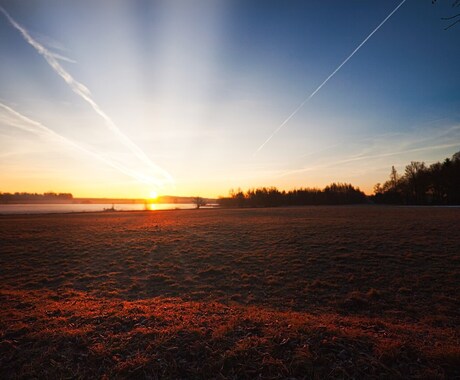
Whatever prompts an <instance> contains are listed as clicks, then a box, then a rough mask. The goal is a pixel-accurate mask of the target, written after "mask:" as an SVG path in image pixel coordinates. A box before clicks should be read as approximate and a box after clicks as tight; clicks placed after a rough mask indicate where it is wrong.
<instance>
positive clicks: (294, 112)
mask: <svg viewBox="0 0 460 380" xmlns="http://www.w3.org/2000/svg"><path fill="white" fill-rule="evenodd" d="M406 1H407V0H403V1H401V2H400V3H399V5H398V6H397V7H396V8H395V9H393V11H391V13H390V14H389V15H388V16H387V17H385V18H384V19H383V21H382V22H381V23H380V24H379V25H377V27H376V28H375V29H374V30H373V31H372V32H371V33H370V34H369V35H368V36H367V37H366V38H365V39H364V40H363V41H362V42H361V43H360V44H359V45H358V46H357V47H356V49H355V50H353V51H352V52H351V54H350V55H349V56H348V57H347V58H346V59H345V60H344V61H343V62H342V63H341V64H340V65H339V66H338V67H337V68H336V69H335V70H334V71H333V72H332V73H331V74H330V75H329V76H328V77H327V78H326V79H325V80H324V81H323V82H322V83H321V84H320V85H319V86H318V87H317V88H316V89H315V91H313V92H312V93H311V94H310V95H309V96H308V97H307V98H306V99H305V100H304V101H303V102H302V103H300V104H299V105H298V106H297V108H296V109H295V110H294V111H292V113H291V114H290V115H289V116H288V117H287V118H286V119H285V120H284V121H283V122H282V123H281V124H280V125H279V126H278V128H276V129H275V130H274V131H273V133H272V134H271V135H270V136H268V138H267V139H266V140H265V141H264V142H263V144H262V145H261V146H259V147H258V148H257V150H256V151H255V152H254V155H256V154H257V153H258V152H259V151H260V150H261V149H262V148H263V147H264V146H265V145H266V144H267V143H268V142H269V141H270V140H271V139H272V138H273V137H274V136H275V135H276V134H277V133H278V132H279V131H280V130H281V128H283V127H284V126H285V125H286V124H287V123H288V122H289V120H291V119H292V118H293V117H294V116H295V115H296V114H297V112H299V111H300V110H301V109H302V107H303V106H304V105H305V104H306V103H308V102H309V101H310V99H311V98H313V97H314V96H315V95H316V93H317V92H318V91H319V90H321V88H322V87H323V86H324V85H325V84H326V83H327V82H328V81H329V79H331V78H332V77H333V76H334V75H335V74H336V73H337V72H338V71H339V70H340V69H341V68H342V66H343V65H345V64H346V63H347V62H348V61H349V60H350V58H351V57H353V56H354V55H355V54H356V53H357V51H358V50H359V49H361V47H362V46H363V45H364V44H365V43H366V42H367V41H368V40H369V38H371V37H372V36H373V35H374V33H375V32H377V31H378V30H379V29H380V28H381V27H382V26H383V24H385V23H386V22H387V21H388V19H389V18H390V17H391V16H393V14H394V13H395V12H396V11H397V10H398V9H399V8H400V7H401V6H402V5H403V4H404V3H405V2H406Z"/></svg>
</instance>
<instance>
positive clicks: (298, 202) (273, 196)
mask: <svg viewBox="0 0 460 380" xmlns="http://www.w3.org/2000/svg"><path fill="white" fill-rule="evenodd" d="M365 202H366V195H365V194H364V193H363V192H362V191H361V190H359V189H358V188H355V187H353V186H352V185H350V184H346V183H343V184H342V183H333V184H331V185H329V186H327V187H325V188H324V189H323V190H320V189H317V188H301V189H295V190H290V191H287V192H286V191H279V190H278V189H277V188H276V187H269V188H267V187H262V188H259V189H251V190H248V191H247V192H246V193H244V192H243V191H241V190H238V191H236V192H234V191H231V193H230V197H226V198H219V199H218V203H219V205H221V206H222V207H276V206H302V205H337V204H358V203H365Z"/></svg>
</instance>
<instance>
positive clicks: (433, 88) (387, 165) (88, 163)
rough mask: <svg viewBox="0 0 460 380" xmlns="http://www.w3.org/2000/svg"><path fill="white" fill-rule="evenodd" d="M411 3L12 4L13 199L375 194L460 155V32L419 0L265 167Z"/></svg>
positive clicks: (2, 168) (5, 139)
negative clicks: (413, 165)
mask: <svg viewBox="0 0 460 380" xmlns="http://www.w3.org/2000/svg"><path fill="white" fill-rule="evenodd" d="M400 2H401V0H398V1H393V0H391V1H390V0H385V1H383V0H382V1H368V0H350V1H342V0H336V1H332V0H331V1H319V0H315V1H313V0H312V1H294V0H291V1H288V2H286V1H281V0H280V1H269V0H264V1H223V0H222V1H219V0H216V1H211V0H208V1H185V0H184V1H175V0H173V1H170V0H164V1H132V0H130V1H128V0H126V1H102V0H100V1H57V0H56V1H40V0H36V1H31V0H10V1H7V0H1V1H0V5H1V6H2V7H3V8H4V10H5V11H6V12H7V13H8V14H9V15H10V17H11V19H10V20H8V18H7V16H6V15H5V14H4V13H0V173H1V182H0V191H2V192H14V191H30V192H44V191H50V190H52V191H57V192H72V193H73V194H74V196H88V197H91V196H101V197H102V196H112V197H133V198H138V197H139V198H144V197H147V196H149V194H150V193H151V192H152V191H157V192H158V193H160V194H172V195H201V196H218V195H227V194H228V190H229V189H231V188H238V187H241V188H243V189H247V188H249V187H258V186H277V187H278V188H281V189H291V188H295V187H312V186H319V187H323V186H325V185H327V184H329V183H330V182H333V181H339V182H350V183H352V184H354V185H356V186H359V187H360V188H361V189H362V190H364V191H366V192H368V193H371V192H372V188H373V186H374V184H375V183H377V182H384V181H385V180H386V179H387V177H388V175H389V172H390V169H391V166H392V165H394V166H395V167H396V168H397V169H398V170H399V171H403V170H404V166H405V165H406V164H407V163H409V162H410V161H425V162H426V163H427V164H430V163H432V162H435V161H439V160H443V159H444V158H446V157H450V156H451V155H452V154H453V153H455V152H456V151H458V150H460V75H459V73H458V62H459V61H460V43H459V41H460V26H458V25H457V27H453V28H451V29H449V30H447V31H446V30H443V29H444V27H445V26H446V22H445V21H442V20H440V18H441V17H443V16H448V15H451V14H452V10H451V8H450V5H449V3H450V2H448V1H444V2H443V1H440V2H439V4H438V5H436V6H433V5H432V4H431V0H423V1H422V0H407V1H406V2H405V3H404V4H403V5H402V6H401V8H400V9H398V10H397V11H396V12H395V13H394V15H393V16H392V17H390V18H389V19H388V21H387V22H386V23H385V24H384V25H383V26H382V27H381V28H380V29H379V30H378V31H376V33H375V34H374V35H373V36H372V37H371V38H369V40H368V41H367V42H366V43H365V44H364V45H363V46H362V47H361V49H359V51H357V52H356V54H355V55H354V56H353V57H352V58H351V59H350V60H349V61H348V62H347V63H346V64H345V65H344V66H343V67H342V68H341V69H340V70H339V71H338V72H337V73H336V74H335V75H334V76H333V77H332V78H331V79H330V80H329V81H328V82H327V83H326V84H325V85H324V86H323V87H322V88H321V89H320V90H319V91H318V92H317V93H316V94H315V96H314V97H313V98H312V99H311V100H310V101H309V102H307V103H306V104H305V106H304V107H303V108H302V109H300V111H299V112H298V113H297V114H296V115H295V116H293V117H292V119H290V120H289V122H288V123H287V124H286V125H285V126H284V127H283V128H282V129H280V130H279V132H278V133H277V134H276V135H275V136H274V137H273V138H272V139H271V140H270V141H269V142H268V143H267V144H266V145H264V147H263V148H262V149H260V150H259V151H258V152H257V153H256V151H257V149H258V148H259V147H260V146H261V144H263V143H264V141H266V139H267V138H268V137H269V136H270V135H271V134H272V133H273V131H274V130H275V129H277V128H278V127H279V126H280V124H281V123H282V122H283V121H284V120H285V119H286V118H287V117H288V116H289V115H290V114H291V113H292V112H293V111H294V109H296V107H297V106H298V105H299V104H300V103H301V102H302V101H304V100H305V99H306V98H307V97H308V96H309V95H310V94H311V93H312V92H313V91H314V90H315V89H316V88H317V87H318V86H319V85H320V84H321V83H322V82H323V81H324V80H325V79H326V78H327V77H328V76H329V75H330V74H331V73H332V72H333V71H334V70H335V69H336V68H337V67H338V66H339V65H340V64H341V63H342V62H343V61H344V60H345V59H346V58H347V57H348V56H349V55H350V53H352V51H353V50H354V49H355V48H356V47H357V46H358V45H359V44H360V43H361V42H362V41H363V40H364V39H365V38H366V37H367V36H368V35H369V34H370V33H371V32H372V31H373V30H374V29H375V28H376V27H377V26H378V25H379V24H380V23H381V22H382V21H383V20H384V19H385V18H386V17H387V16H388V15H389V14H390V12H392V11H393V10H394V9H395V8H396V7H397V6H398V4H400ZM12 21H13V22H16V23H17V24H16V25H17V26H19V27H20V28H23V29H22V30H23V31H25V32H26V33H27V34H28V36H29V37H30V38H31V39H32V40H33V41H34V43H35V47H33V46H32V45H31V43H30V41H29V42H28V41H27V40H26V38H25V37H24V35H23V34H21V32H20V31H19V30H18V28H17V27H16V28H15V27H14V26H13V24H12ZM40 49H42V51H41V52H42V54H40V53H39V51H38V50H40ZM43 54H45V55H46V57H44V55H43ZM45 58H47V59H48V60H47V59H45ZM53 62H54V63H57V65H58V66H59V67H57V66H56V65H54V67H53ZM59 70H61V71H60V72H59ZM59 73H60V75H59ZM63 76H64V77H66V78H67V82H66V81H65V80H64V79H63ZM255 153H256V154H255Z"/></svg>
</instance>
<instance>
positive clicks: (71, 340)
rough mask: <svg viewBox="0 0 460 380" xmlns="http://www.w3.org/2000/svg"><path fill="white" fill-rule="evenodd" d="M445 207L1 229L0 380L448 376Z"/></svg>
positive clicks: (172, 215) (159, 216) (454, 307)
mask: <svg viewBox="0 0 460 380" xmlns="http://www.w3.org/2000/svg"><path fill="white" fill-rule="evenodd" d="M459 222H460V210H459V209H450V208H401V207H400V208H398V207H394V208H393V207H361V206H360V207H307V208H291V209H259V210H197V211H194V210H190V211H185V210H184V211H171V212H152V213H145V212H137V213H136V212H129V213H128V212H127V213H116V214H75V215H41V216H9V217H0V244H1V246H0V302H1V305H2V309H1V310H0V377H1V378H31V377H40V378H65V377H72V378H78V377H81V378H98V377H99V378H104V377H110V378H113V377H118V378H126V377H133V378H153V379H155V378H209V377H213V378H254V377H257V376H261V377H263V378H284V377H291V378H318V379H323V378H382V377H383V378H440V379H442V378H453V377H456V376H460V371H459V368H460V349H459V347H460V345H459V331H458V328H457V326H458V325H459V314H460V313H459V310H460V302H459V298H458V294H459V293H460V292H459V290H460V289H459V288H460V285H459V281H458V278H460V250H459V248H460V234H458V231H457V229H458V225H459Z"/></svg>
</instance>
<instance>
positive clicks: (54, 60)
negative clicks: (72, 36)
mask: <svg viewBox="0 0 460 380" xmlns="http://www.w3.org/2000/svg"><path fill="white" fill-rule="evenodd" d="M0 11H1V12H2V13H3V14H4V15H5V17H6V18H7V19H8V21H9V22H10V24H11V25H12V26H13V27H14V28H15V29H16V30H18V31H19V32H20V33H21V35H22V36H23V37H24V39H25V40H26V41H27V42H28V43H29V44H30V45H31V46H32V47H34V48H35V50H36V51H37V52H38V53H39V54H41V55H42V56H43V58H44V59H45V60H46V62H47V63H48V64H49V65H50V66H51V67H52V69H53V70H54V71H55V72H56V73H57V74H58V75H59V76H60V77H61V78H62V79H63V80H64V81H65V82H66V83H67V84H68V85H69V87H70V88H71V89H72V91H73V92H74V93H76V94H77V95H78V96H80V97H81V98H82V99H83V100H85V101H86V102H87V103H88V104H89V105H90V106H91V108H92V109H93V110H94V111H95V112H96V114H98V115H99V116H100V117H101V118H102V119H103V120H104V123H105V125H106V127H107V128H108V129H109V130H110V131H111V132H112V133H114V135H115V136H116V137H117V138H118V139H119V140H120V141H121V142H122V143H123V144H124V145H125V146H126V147H127V148H128V149H129V150H130V151H131V152H132V153H133V154H134V155H135V156H136V157H137V158H138V159H140V160H141V161H142V162H143V163H144V164H146V165H147V166H149V167H150V168H151V169H153V170H154V172H155V174H156V175H158V176H159V177H162V178H161V179H159V180H158V182H159V183H165V182H168V183H173V182H174V181H173V178H172V176H171V175H170V174H169V173H168V172H167V171H166V170H164V169H163V168H161V167H159V166H158V165H156V164H155V163H153V162H152V161H151V160H150V158H149V157H148V156H147V155H146V154H145V153H144V152H143V151H142V149H141V148H139V147H138V146H137V145H136V144H135V143H134V142H133V141H132V140H131V139H130V138H129V137H128V136H126V135H125V134H124V133H123V132H122V131H121V130H120V128H119V127H118V126H117V125H116V124H115V123H114V122H113V120H112V119H111V118H110V117H109V116H108V115H107V114H106V113H105V112H104V111H103V110H102V108H101V107H100V106H99V105H98V104H97V103H96V102H95V101H94V99H93V98H92V96H91V92H90V91H89V89H88V88H87V87H86V86H85V85H83V84H82V83H80V82H78V81H77V80H75V79H74V78H73V77H72V75H70V73H68V72H67V71H66V70H65V69H64V67H62V65H61V64H60V63H59V62H58V60H59V59H63V58H65V57H62V56H59V55H56V54H55V53H53V52H51V51H49V50H48V49H47V48H45V46H43V45H42V44H41V43H40V42H38V41H37V40H35V39H34V38H33V37H32V36H31V35H30V33H29V32H28V31H27V30H26V29H25V28H24V27H23V26H21V25H20V24H19V23H17V22H16V21H15V20H14V19H13V18H12V17H11V16H10V15H9V13H8V12H7V11H6V10H5V9H4V8H3V7H0Z"/></svg>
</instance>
